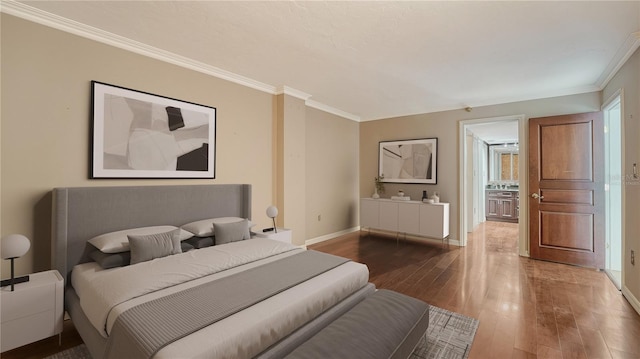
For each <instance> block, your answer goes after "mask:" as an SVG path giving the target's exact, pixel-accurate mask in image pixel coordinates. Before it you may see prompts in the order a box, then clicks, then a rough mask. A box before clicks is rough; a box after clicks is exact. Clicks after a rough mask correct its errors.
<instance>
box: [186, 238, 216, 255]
mask: <svg viewBox="0 0 640 359" xmlns="http://www.w3.org/2000/svg"><path fill="white" fill-rule="evenodd" d="M213 241H214V238H213V237H191V238H190V239H187V240H186V241H184V242H182V243H188V244H190V245H191V246H192V247H193V248H195V249H200V248H206V247H211V246H212V245H213ZM182 251H183V252H185V250H184V248H183V249H182Z"/></svg>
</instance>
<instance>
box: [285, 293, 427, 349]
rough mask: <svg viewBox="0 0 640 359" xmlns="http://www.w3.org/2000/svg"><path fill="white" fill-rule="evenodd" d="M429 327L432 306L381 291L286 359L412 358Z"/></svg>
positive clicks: (320, 332)
mask: <svg viewBox="0 0 640 359" xmlns="http://www.w3.org/2000/svg"><path fill="white" fill-rule="evenodd" d="M428 326H429V305H428V304H426V303H424V302H422V301H420V300H418V299H415V298H411V297H408V296H406V295H404V294H400V293H397V292H393V291H389V290H384V289H381V290H378V291H376V292H375V293H374V294H372V295H370V296H369V297H367V298H366V299H364V300H363V301H362V302H360V303H358V304H356V305H355V306H354V307H353V308H352V309H351V310H349V311H348V312H347V313H345V314H344V315H342V316H341V317H339V318H338V319H336V320H335V321H333V322H332V323H331V324H329V325H328V326H326V327H325V328H323V329H322V330H320V331H319V332H318V333H317V334H315V335H314V336H313V337H311V339H309V340H307V341H306V342H304V343H303V344H302V345H300V346H299V347H298V348H296V349H295V350H294V351H293V352H291V353H290V354H289V355H288V356H287V357H286V358H290V359H291V358H322V359H326V358H332V359H338V358H349V359H353V358H367V359H376V358H385V359H386V358H403V359H406V358H408V357H409V356H410V355H411V353H412V352H413V349H414V348H415V346H416V344H418V341H419V340H420V338H421V337H422V335H423V334H424V332H425V331H426V330H427V327H428Z"/></svg>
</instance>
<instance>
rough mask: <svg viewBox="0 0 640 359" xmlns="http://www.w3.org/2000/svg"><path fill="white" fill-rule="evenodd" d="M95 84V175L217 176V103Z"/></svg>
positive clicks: (128, 176) (93, 155)
mask: <svg viewBox="0 0 640 359" xmlns="http://www.w3.org/2000/svg"><path fill="white" fill-rule="evenodd" d="M91 85H92V98H93V141H92V145H93V149H92V150H93V151H92V152H93V153H92V166H91V169H92V173H91V177H92V178H215V135H216V131H215V130H216V109H215V108H214V107H210V106H204V105H198V104H194V103H190V102H185V101H180V100H175V99H171V98H168V97H163V96H157V95H153V94H149V93H145V92H140V91H135V90H131V89H127V88H123V87H118V86H113V85H108V84H104V83H100V82H97V81H92V82H91Z"/></svg>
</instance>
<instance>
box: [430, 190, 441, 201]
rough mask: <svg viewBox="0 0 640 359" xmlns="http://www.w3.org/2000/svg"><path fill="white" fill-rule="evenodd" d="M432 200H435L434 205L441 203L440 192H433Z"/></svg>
mask: <svg viewBox="0 0 640 359" xmlns="http://www.w3.org/2000/svg"><path fill="white" fill-rule="evenodd" d="M431 199H432V200H433V203H440V196H438V192H433V194H432V195H431Z"/></svg>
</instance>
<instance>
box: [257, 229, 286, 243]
mask: <svg viewBox="0 0 640 359" xmlns="http://www.w3.org/2000/svg"><path fill="white" fill-rule="evenodd" d="M253 236H254V237H257V238H269V239H273V240H276V241H280V242H286V243H291V230H290V229H287V228H278V233H276V232H275V231H269V232H263V231H262V230H261V229H259V230H257V231H256V232H254V233H253Z"/></svg>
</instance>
